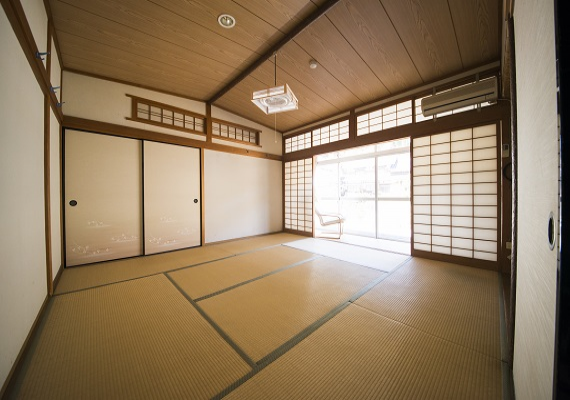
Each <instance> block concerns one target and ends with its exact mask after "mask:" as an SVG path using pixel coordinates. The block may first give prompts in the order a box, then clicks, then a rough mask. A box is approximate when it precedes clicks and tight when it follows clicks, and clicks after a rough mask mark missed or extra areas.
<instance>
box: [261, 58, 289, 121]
mask: <svg viewBox="0 0 570 400" xmlns="http://www.w3.org/2000/svg"><path fill="white" fill-rule="evenodd" d="M273 56H274V62H273V63H274V67H275V83H274V85H275V86H274V87H272V88H269V89H264V90H258V91H256V92H253V97H252V99H251V101H252V102H253V104H255V105H256V106H257V107H259V109H260V110H261V111H263V112H264V113H265V114H275V113H280V112H284V111H291V110H297V109H298V108H299V100H297V97H296V96H295V95H294V94H293V92H292V91H291V88H290V87H289V85H287V84H285V85H282V86H277V53H275V54H274V55H273Z"/></svg>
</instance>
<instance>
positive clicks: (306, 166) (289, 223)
mask: <svg viewBox="0 0 570 400" xmlns="http://www.w3.org/2000/svg"><path fill="white" fill-rule="evenodd" d="M285 229H292V230H295V231H301V232H309V233H310V232H312V231H313V159H312V158H307V159H305V160H298V161H291V162H287V163H285Z"/></svg>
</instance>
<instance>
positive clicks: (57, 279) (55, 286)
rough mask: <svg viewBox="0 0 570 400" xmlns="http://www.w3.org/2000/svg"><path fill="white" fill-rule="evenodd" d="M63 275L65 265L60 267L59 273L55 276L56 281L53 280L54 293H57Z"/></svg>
mask: <svg viewBox="0 0 570 400" xmlns="http://www.w3.org/2000/svg"><path fill="white" fill-rule="evenodd" d="M62 273H63V264H61V265H60V266H59V269H58V270H57V273H56V274H55V279H54V280H53V292H54V293H55V289H57V285H58V283H59V280H60V279H61V274H62Z"/></svg>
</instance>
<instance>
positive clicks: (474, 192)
mask: <svg viewBox="0 0 570 400" xmlns="http://www.w3.org/2000/svg"><path fill="white" fill-rule="evenodd" d="M412 160H413V161H412V165H413V213H412V214H413V248H414V250H420V251H427V252H432V253H440V254H447V255H452V256H459V257H467V258H473V259H480V260H488V261H497V253H498V205H499V198H498V193H499V191H498V168H497V165H498V158H497V125H496V124H492V125H486V126H481V127H476V128H469V129H462V130H458V131H453V132H446V133H441V134H437V135H431V136H425V137H421V138H415V139H413V144H412Z"/></svg>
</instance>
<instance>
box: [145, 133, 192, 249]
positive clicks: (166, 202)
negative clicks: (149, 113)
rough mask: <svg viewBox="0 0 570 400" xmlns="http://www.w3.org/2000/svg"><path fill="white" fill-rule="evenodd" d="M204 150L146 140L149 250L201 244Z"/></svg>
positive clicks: (146, 217) (146, 196)
mask: <svg viewBox="0 0 570 400" xmlns="http://www.w3.org/2000/svg"><path fill="white" fill-rule="evenodd" d="M199 200H200V150H199V149H196V148H191V147H183V146H177V145H171V144H164V143H156V142H146V141H145V142H144V232H145V254H154V253H160V252H164V251H169V250H176V249H181V248H186V247H193V246H199V245H200V242H201V240H200V235H201V228H200V226H201V225H200V211H201V206H200V201H199Z"/></svg>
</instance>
